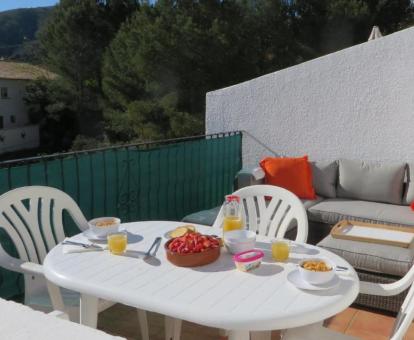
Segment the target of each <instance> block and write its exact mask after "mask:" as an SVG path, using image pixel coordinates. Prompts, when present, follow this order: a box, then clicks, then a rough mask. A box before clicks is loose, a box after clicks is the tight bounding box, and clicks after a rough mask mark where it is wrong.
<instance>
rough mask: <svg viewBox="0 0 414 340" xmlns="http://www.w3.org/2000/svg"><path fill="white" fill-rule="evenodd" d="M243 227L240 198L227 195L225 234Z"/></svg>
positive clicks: (225, 203) (224, 218)
mask: <svg viewBox="0 0 414 340" xmlns="http://www.w3.org/2000/svg"><path fill="white" fill-rule="evenodd" d="M243 227H244V223H243V219H242V217H241V206H240V197H239V196H236V195H227V196H226V200H225V202H224V217H223V234H224V233H225V232H227V231H231V230H237V229H242V228H243Z"/></svg>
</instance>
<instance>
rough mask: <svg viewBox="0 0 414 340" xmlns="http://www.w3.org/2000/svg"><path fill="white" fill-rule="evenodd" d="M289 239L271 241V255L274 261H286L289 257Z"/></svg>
mask: <svg viewBox="0 0 414 340" xmlns="http://www.w3.org/2000/svg"><path fill="white" fill-rule="evenodd" d="M289 252H290V241H289V240H285V239H275V240H273V241H272V257H273V259H274V260H275V261H279V262H280V261H286V260H287V259H288V258H289Z"/></svg>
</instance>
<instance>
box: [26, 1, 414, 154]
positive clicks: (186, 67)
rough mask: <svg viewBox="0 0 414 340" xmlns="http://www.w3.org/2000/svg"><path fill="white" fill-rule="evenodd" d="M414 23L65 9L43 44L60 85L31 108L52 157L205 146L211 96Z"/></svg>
mask: <svg viewBox="0 0 414 340" xmlns="http://www.w3.org/2000/svg"><path fill="white" fill-rule="evenodd" d="M410 23H411V24H412V23H413V5H412V3H411V2H410V0H198V1H193V0H159V1H156V2H155V3H153V2H151V3H150V2H145V1H144V2H138V1H135V0H76V1H74V0H61V1H60V4H59V5H58V6H56V8H55V9H54V10H53V13H52V14H51V15H50V17H49V20H48V21H47V24H46V25H45V27H44V29H43V30H42V32H41V33H40V35H39V36H40V47H41V51H42V53H43V62H45V63H46V64H47V65H48V67H49V68H51V70H52V71H54V72H56V73H57V74H59V76H60V77H59V79H57V80H54V81H51V82H50V83H46V84H40V83H38V84H36V86H33V88H31V89H30V91H29V97H28V101H29V102H30V103H31V107H32V110H31V111H32V113H33V116H36V115H38V116H40V117H41V118H37V119H40V121H42V122H46V123H45V124H46V125H44V126H46V127H47V126H49V125H50V126H49V127H50V128H51V129H54V130H53V131H54V132H50V131H51V130H48V133H49V134H50V136H49V137H48V138H46V139H47V140H48V141H49V143H50V145H52V146H51V147H65V148H67V146H66V145H67V144H68V143H66V142H65V143H63V142H62V143H60V144H59V141H58V139H59V137H60V136H65V140H66V139H70V141H72V140H73V139H74V136H75V135H78V134H80V135H82V137H79V138H78V139H77V140H76V143H75V145H74V146H73V147H75V148H79V147H83V146H86V145H90V144H94V143H95V144H96V143H98V144H99V143H100V142H99V141H101V140H104V141H105V143H106V142H107V139H106V138H108V139H109V141H110V142H111V143H116V142H128V141H132V140H134V141H140V140H141V141H142V140H148V139H162V138H170V137H179V136H184V135H194V134H198V133H202V132H203V124H204V112H205V94H206V92H208V91H211V90H214V89H218V88H222V87H226V86H230V85H233V84H236V83H240V82H242V81H245V80H248V79H251V78H253V77H257V76H260V75H263V74H266V73H269V72H273V71H276V70H279V69H282V68H285V67H288V66H291V65H294V64H297V63H299V62H302V61H306V60H309V59H311V58H315V57H318V56H321V55H323V54H325V53H328V52H333V51H336V50H338V49H341V48H345V47H348V46H351V45H353V44H356V43H360V42H363V41H366V39H367V38H368V35H369V33H370V30H371V29H372V26H373V25H375V24H376V25H379V26H380V28H381V30H382V32H383V33H385V34H387V33H391V32H393V31H395V30H398V29H400V28H401V27H407V26H408V25H410ZM28 48H29V50H30V46H28ZM35 50H36V48H35ZM102 119H104V124H103V123H102ZM62 122H63V123H62ZM48 124H49V125H48ZM58 125H59V126H58ZM62 126H64V127H65V128H66V129H67V130H68V131H63V130H61V129H62ZM67 127H68V128H67ZM46 130H47V129H45V131H46ZM53 133H54V134H55V135H54V136H51V135H52V134H53ZM71 138H72V139H71ZM91 138H92V139H91ZM51 141H53V142H51Z"/></svg>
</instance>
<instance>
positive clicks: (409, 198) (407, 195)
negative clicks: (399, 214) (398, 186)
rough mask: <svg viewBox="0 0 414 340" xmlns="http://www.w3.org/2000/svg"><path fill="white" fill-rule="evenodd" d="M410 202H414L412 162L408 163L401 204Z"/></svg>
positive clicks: (413, 165) (413, 166)
mask: <svg viewBox="0 0 414 340" xmlns="http://www.w3.org/2000/svg"><path fill="white" fill-rule="evenodd" d="M412 202H414V163H408V164H407V172H406V183H405V192H404V196H403V201H402V204H404V205H410V204H411V203H412Z"/></svg>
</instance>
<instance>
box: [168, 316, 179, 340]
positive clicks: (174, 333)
mask: <svg viewBox="0 0 414 340" xmlns="http://www.w3.org/2000/svg"><path fill="white" fill-rule="evenodd" d="M181 325H182V320H180V319H175V318H172V317H170V316H165V340H180V337H181Z"/></svg>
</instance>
